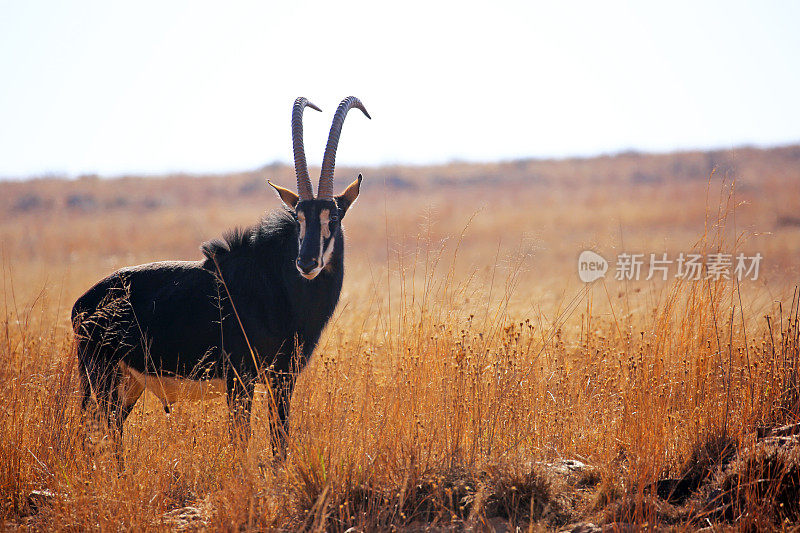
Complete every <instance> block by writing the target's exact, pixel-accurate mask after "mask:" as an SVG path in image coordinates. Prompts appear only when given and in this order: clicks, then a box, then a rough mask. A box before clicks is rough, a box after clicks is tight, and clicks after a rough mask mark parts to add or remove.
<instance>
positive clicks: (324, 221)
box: [319, 209, 331, 239]
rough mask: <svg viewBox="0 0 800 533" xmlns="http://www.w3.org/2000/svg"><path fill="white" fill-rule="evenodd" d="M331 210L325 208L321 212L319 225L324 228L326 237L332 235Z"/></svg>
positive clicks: (323, 233) (323, 231) (323, 234)
mask: <svg viewBox="0 0 800 533" xmlns="http://www.w3.org/2000/svg"><path fill="white" fill-rule="evenodd" d="M330 222H331V210H330V209H323V210H322V211H320V212H319V227H320V229H321V230H322V232H321V233H322V236H323V237H325V238H326V239H330V237H331V224H330Z"/></svg>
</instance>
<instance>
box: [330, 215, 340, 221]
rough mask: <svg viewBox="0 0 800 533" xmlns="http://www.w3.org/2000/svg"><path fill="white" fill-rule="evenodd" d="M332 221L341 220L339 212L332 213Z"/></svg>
mask: <svg viewBox="0 0 800 533" xmlns="http://www.w3.org/2000/svg"><path fill="white" fill-rule="evenodd" d="M329 220H330V221H331V222H339V215H338V214H337V213H331V216H330V219H329Z"/></svg>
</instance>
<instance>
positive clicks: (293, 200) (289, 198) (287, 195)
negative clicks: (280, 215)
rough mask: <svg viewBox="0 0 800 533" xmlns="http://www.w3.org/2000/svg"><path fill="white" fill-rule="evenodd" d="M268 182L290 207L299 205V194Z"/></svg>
mask: <svg viewBox="0 0 800 533" xmlns="http://www.w3.org/2000/svg"><path fill="white" fill-rule="evenodd" d="M267 183H269V186H270V187H272V188H273V189H275V190H276V191H277V192H278V196H280V197H281V201H282V202H283V203H284V204H286V207H290V208H292V209H294V206H296V205H297V201H298V200H299V199H300V197H299V196H297V195H296V194H295V193H293V192H292V191H290V190H289V189H284V188H283V187H280V186H278V185H275V184H274V183H272V182H271V181H269V180H267ZM356 194H357V193H356Z"/></svg>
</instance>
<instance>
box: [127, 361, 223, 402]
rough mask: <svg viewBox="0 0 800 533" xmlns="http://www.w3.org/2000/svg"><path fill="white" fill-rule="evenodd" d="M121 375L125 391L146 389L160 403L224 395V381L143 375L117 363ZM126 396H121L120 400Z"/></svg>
mask: <svg viewBox="0 0 800 533" xmlns="http://www.w3.org/2000/svg"><path fill="white" fill-rule="evenodd" d="M119 366H120V369H121V370H122V373H123V376H124V378H123V381H128V383H127V384H126V385H125V388H126V389H127V390H132V389H134V388H139V389H140V390H141V389H147V390H149V391H150V392H152V393H153V394H155V395H156V396H157V397H158V398H159V399H160V400H161V401H162V402H166V403H175V402H177V401H179V400H203V399H206V398H213V397H215V396H219V395H221V394H225V381H224V380H222V379H203V380H195V379H188V378H175V377H167V376H159V375H157V374H143V373H141V372H139V371H137V370H134V369H133V368H131V367H129V366H128V365H126V364H125V363H122V362H120V363H119ZM125 396H127V394H123V395H121V397H122V398H124V397H125Z"/></svg>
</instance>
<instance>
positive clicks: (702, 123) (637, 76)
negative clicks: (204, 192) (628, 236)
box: [0, 0, 800, 177]
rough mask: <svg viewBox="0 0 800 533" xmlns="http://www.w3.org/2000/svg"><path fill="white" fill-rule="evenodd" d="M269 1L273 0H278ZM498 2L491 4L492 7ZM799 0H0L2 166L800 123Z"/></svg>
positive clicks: (571, 142)
mask: <svg viewBox="0 0 800 533" xmlns="http://www.w3.org/2000/svg"><path fill="white" fill-rule="evenodd" d="M274 4H280V5H278V6H276V5H274ZM490 5H491V7H490ZM799 28H800V3H799V2H741V3H739V2H696V1H691V2H661V3H659V4H658V5H656V4H655V3H653V2H629V3H628V2H596V1H592V2H541V3H539V2H519V3H515V2H502V1H501V2H498V1H492V2H491V3H489V2H485V1H483V2H478V3H470V2H463V1H462V2H453V3H451V4H436V3H434V2H431V1H430V0H429V1H425V2H414V1H404V2H392V3H383V2H375V1H370V2H363V3H347V2H323V1H320V2H300V1H291V2H289V1H287V2H280V3H278V2H263V1H262V2H201V1H195V0H193V1H185V2H182V1H172V0H171V1H163V0H162V1H157V2H156V1H153V2H150V1H144V2H143V1H137V2H124V3H123V2H109V1H105V0H104V1H96V2H93V1H77V2H64V1H38V0H18V1H10V0H0V176H5V177H15V176H21V175H31V174H43V173H47V172H56V173H62V172H63V173H68V174H70V175H76V174H80V173H93V172H98V173H101V174H103V175H116V174H120V173H133V172H148V173H158V172H164V171H178V170H186V171H199V172H206V171H209V172H218V171H226V170H246V169H252V168H256V167H260V166H261V165H263V164H265V163H268V162H272V161H275V160H282V161H290V160H291V140H290V134H289V131H290V129H289V118H290V114H291V104H292V101H293V100H294V98H295V97H296V96H306V97H308V98H309V99H310V100H311V101H312V102H314V103H316V104H317V105H319V106H320V107H322V108H323V110H324V111H325V113H324V114H320V113H315V112H314V111H310V110H309V111H307V112H306V120H305V125H306V151H307V156H308V159H309V161H310V163H311V164H319V162H320V160H321V158H322V151H323V149H324V145H325V140H326V136H327V130H328V128H329V127H330V120H331V117H332V113H333V111H334V109H335V108H336V105H337V104H338V102H339V101H340V100H341V99H342V98H343V97H345V96H348V95H350V94H352V95H355V96H358V97H360V98H361V99H362V101H363V102H364V104H365V105H366V107H367V109H368V110H369V111H370V113H371V114H372V117H373V120H372V121H369V120H367V119H366V118H364V117H363V116H361V114H360V113H358V112H353V113H351V115H350V116H349V118H348V120H347V123H346V125H345V128H344V132H343V135H342V142H341V145H340V150H339V160H338V162H339V163H343V164H344V163H347V164H376V163H391V162H403V163H406V162H407V163H426V162H444V161H448V160H451V159H465V160H495V159H508V158H516V157H529V156H564V155H590V154H596V153H600V152H609V151H619V150H624V149H629V148H634V149H640V150H648V151H662V150H674V149H681V148H692V147H729V146H734V145H739V144H743V143H754V144H763V145H770V144H779V143H789V142H796V141H800V105H799V104H798V95H800V29H799Z"/></svg>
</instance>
